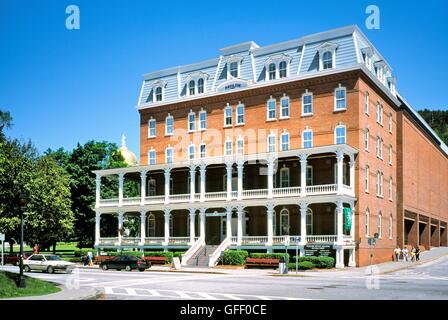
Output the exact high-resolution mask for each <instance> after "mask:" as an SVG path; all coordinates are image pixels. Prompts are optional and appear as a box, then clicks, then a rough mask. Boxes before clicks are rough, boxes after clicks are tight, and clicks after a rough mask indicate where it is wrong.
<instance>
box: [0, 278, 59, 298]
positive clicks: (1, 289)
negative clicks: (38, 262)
mask: <svg viewBox="0 0 448 320" xmlns="http://www.w3.org/2000/svg"><path fill="white" fill-rule="evenodd" d="M18 278H19V274H18V273H13V272H7V271H0V299H1V298H15V297H26V296H41V295H44V294H49V293H56V292H59V291H61V289H60V288H58V287H56V286H55V285H54V284H52V283H49V282H46V281H42V280H39V279H34V278H31V277H27V276H25V282H26V288H17V279H18Z"/></svg>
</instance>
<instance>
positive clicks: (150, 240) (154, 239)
mask: <svg viewBox="0 0 448 320" xmlns="http://www.w3.org/2000/svg"><path fill="white" fill-rule="evenodd" d="M163 241H165V238H164V237H146V238H145V244H157V245H160V244H162V242H163Z"/></svg>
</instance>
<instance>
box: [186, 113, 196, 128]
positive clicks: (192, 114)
mask: <svg viewBox="0 0 448 320" xmlns="http://www.w3.org/2000/svg"><path fill="white" fill-rule="evenodd" d="M190 116H193V117H194V118H193V121H191V119H190ZM187 120H188V121H187V122H188V132H195V131H196V113H195V112H193V110H190V112H189V113H188V117H187ZM192 126H193V128H191V127H192Z"/></svg>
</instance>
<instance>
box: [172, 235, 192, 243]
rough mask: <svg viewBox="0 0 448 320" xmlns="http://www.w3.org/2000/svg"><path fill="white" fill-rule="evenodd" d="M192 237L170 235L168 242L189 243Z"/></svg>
mask: <svg viewBox="0 0 448 320" xmlns="http://www.w3.org/2000/svg"><path fill="white" fill-rule="evenodd" d="M189 242H190V237H170V238H168V244H188V243H189Z"/></svg>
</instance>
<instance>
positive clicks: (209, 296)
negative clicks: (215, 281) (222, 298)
mask: <svg viewBox="0 0 448 320" xmlns="http://www.w3.org/2000/svg"><path fill="white" fill-rule="evenodd" d="M197 294H198V295H200V296H201V297H204V298H205V299H207V300H218V298H216V297H213V296H211V295H209V294H208V293H205V292H198V293H197Z"/></svg>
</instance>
